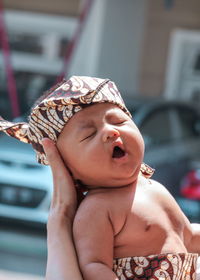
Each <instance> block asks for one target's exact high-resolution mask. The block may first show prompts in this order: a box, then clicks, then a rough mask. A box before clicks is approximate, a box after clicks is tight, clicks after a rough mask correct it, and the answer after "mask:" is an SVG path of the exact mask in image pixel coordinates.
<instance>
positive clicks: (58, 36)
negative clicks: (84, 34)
mask: <svg viewBox="0 0 200 280" xmlns="http://www.w3.org/2000/svg"><path fill="white" fill-rule="evenodd" d="M5 21H6V26H7V31H8V38H9V44H10V50H11V63H12V67H13V71H14V76H15V79H16V86H17V92H18V98H19V105H20V111H21V113H22V114H26V113H27V111H28V110H29V108H30V107H31V106H32V104H33V102H34V101H35V100H36V99H37V98H38V97H39V96H40V95H41V94H42V93H43V91H46V90H47V89H49V88H50V87H51V86H52V85H53V84H55V82H56V80H57V77H58V76H59V74H60V73H61V71H62V67H63V56H64V54H65V52H66V48H67V44H68V42H69V40H70V39H71V37H72V35H73V34H74V31H75V28H76V24H77V19H76V18H73V17H64V16H53V15H45V14H37V13H29V12H17V11H7V12H6V14H5ZM0 115H2V116H3V117H4V118H7V119H11V118H12V113H11V110H10V100H9V97H8V90H7V82H6V77H5V66H4V63H3V55H2V52H1V49H0Z"/></svg>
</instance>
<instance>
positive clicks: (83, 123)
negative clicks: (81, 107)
mask: <svg viewBox="0 0 200 280" xmlns="http://www.w3.org/2000/svg"><path fill="white" fill-rule="evenodd" d="M93 126H94V124H93V122H92V121H81V122H79V125H78V130H79V131H80V130H84V129H87V128H91V127H93Z"/></svg>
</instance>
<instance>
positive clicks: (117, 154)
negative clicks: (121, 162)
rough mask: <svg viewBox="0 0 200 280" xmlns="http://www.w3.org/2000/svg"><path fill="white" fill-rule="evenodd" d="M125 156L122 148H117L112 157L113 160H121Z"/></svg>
mask: <svg viewBox="0 0 200 280" xmlns="http://www.w3.org/2000/svg"><path fill="white" fill-rule="evenodd" d="M124 154H125V152H124V151H123V150H122V149H121V148H120V147H117V146H116V147H115V148H114V150H113V155H112V157H113V158H120V157H123V156H124Z"/></svg>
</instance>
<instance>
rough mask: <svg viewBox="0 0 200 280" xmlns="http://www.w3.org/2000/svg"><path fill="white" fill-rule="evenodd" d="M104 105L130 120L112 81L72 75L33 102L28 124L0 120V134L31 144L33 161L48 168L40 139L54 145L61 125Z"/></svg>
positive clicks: (62, 126)
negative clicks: (96, 104) (83, 111)
mask: <svg viewBox="0 0 200 280" xmlns="http://www.w3.org/2000/svg"><path fill="white" fill-rule="evenodd" d="M104 102H109V103H112V104H115V105H117V106H119V108H121V109H122V110H123V111H124V112H125V113H126V114H127V115H128V116H129V117H131V114H130V113H129V111H128V109H127V108H126V106H125V104H124V101H123V99H122V97H121V95H120V92H119V90H118V89H117V87H116V85H115V83H114V82H112V81H110V80H109V79H99V78H93V77H85V76H72V77H71V78H70V79H69V80H68V81H65V80H63V81H62V82H61V83H59V84H57V85H56V86H54V87H53V88H52V89H50V90H49V91H48V92H47V93H46V94H44V95H43V96H42V97H41V98H39V99H38V100H37V101H36V103H35V105H34V106H33V108H32V111H31V114H30V116H29V122H28V123H24V122H23V123H12V122H8V121H6V120H4V119H2V118H1V117H0V131H4V132H5V133H6V134H8V135H9V136H12V137H15V138H16V139H18V140H20V141H22V142H25V143H29V144H32V146H33V148H34V150H35V151H36V154H37V161H38V162H39V163H41V164H45V165H48V161H47V158H46V155H45V152H44V150H43V146H42V142H41V141H42V139H43V138H44V137H47V138H50V139H51V140H53V141H54V142H56V141H57V139H58V136H59V135H60V133H61V132H62V130H63V128H64V126H65V124H66V123H67V122H68V121H69V120H70V119H71V118H72V117H73V115H74V114H75V113H77V112H79V111H80V110H82V109H84V108H85V107H87V106H89V105H91V104H95V103H104Z"/></svg>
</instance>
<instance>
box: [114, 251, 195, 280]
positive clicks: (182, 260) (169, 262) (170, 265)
mask: <svg viewBox="0 0 200 280" xmlns="http://www.w3.org/2000/svg"><path fill="white" fill-rule="evenodd" d="M197 258H198V254H191V253H187V254H184V253H183V254H160V255H151V256H148V257H129V258H121V259H114V262H113V271H114V272H115V273H116V275H117V276H118V278H119V280H128V279H129V280H137V279H138V280H139V279H140V280H145V279H149V280H195V278H196V267H197Z"/></svg>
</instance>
